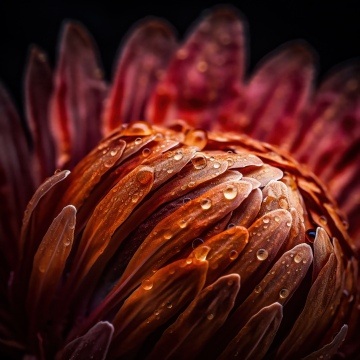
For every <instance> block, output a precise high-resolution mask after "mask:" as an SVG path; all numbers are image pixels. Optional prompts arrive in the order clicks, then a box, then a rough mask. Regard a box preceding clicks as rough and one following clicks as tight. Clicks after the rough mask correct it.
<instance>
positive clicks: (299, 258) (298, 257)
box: [294, 254, 302, 264]
mask: <svg viewBox="0 0 360 360" xmlns="http://www.w3.org/2000/svg"><path fill="white" fill-rule="evenodd" d="M301 260H302V256H301V255H300V254H296V255H295V257H294V261H295V262H296V263H297V264H298V263H299V262H300V261H301Z"/></svg>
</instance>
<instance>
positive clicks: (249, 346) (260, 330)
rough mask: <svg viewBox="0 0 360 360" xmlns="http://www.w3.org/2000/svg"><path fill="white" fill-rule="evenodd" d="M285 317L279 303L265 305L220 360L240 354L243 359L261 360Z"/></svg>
mask: <svg viewBox="0 0 360 360" xmlns="http://www.w3.org/2000/svg"><path fill="white" fill-rule="evenodd" d="M282 317H283V307H282V305H281V304H279V303H277V302H276V303H274V304H272V305H269V306H265V307H264V308H262V309H261V310H260V311H259V312H258V313H256V314H255V315H253V316H252V317H251V318H250V320H249V321H248V322H247V323H246V325H245V326H244V327H243V328H242V329H241V330H240V332H239V333H238V334H237V335H236V336H235V338H234V339H233V340H232V341H231V342H230V344H229V345H228V346H227V347H226V349H225V350H224V351H223V352H222V354H221V355H220V357H219V358H218V359H219V360H227V359H230V358H231V357H233V356H238V355H240V357H241V359H244V360H247V359H251V360H253V359H254V360H261V359H263V357H264V356H265V354H266V352H267V351H268V349H269V347H270V345H271V343H272V341H273V340H274V337H275V335H276V332H277V330H278V328H279V326H280V323H281V320H282Z"/></svg>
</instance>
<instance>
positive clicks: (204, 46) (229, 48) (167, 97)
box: [148, 9, 244, 129]
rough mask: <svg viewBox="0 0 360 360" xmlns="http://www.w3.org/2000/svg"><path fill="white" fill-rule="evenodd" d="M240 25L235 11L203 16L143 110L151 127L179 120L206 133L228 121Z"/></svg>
mask: <svg viewBox="0 0 360 360" xmlns="http://www.w3.org/2000/svg"><path fill="white" fill-rule="evenodd" d="M243 57H244V39H243V25H242V23H241V22H240V20H239V18H238V16H237V15H236V13H234V12H233V11H231V10H228V9H218V10H216V11H214V12H212V13H211V14H210V15H208V16H207V17H205V19H203V20H202V21H201V22H200V23H199V24H198V25H197V27H196V28H195V30H194V31H193V32H192V34H191V35H190V37H189V38H188V39H187V41H186V42H185V44H184V45H183V46H182V47H181V48H180V49H179V50H178V51H177V53H176V57H175V58H174V59H173V60H172V62H171V63H170V66H169V69H168V71H167V73H166V76H165V78H164V80H162V81H161V82H160V83H159V84H158V86H157V87H156V90H155V93H154V96H153V97H152V99H151V101H150V104H149V108H148V116H149V119H150V120H151V121H152V122H154V123H162V124H164V123H169V122H171V121H172V120H174V119H178V118H180V119H184V120H186V121H187V122H188V123H190V124H191V125H193V126H194V127H199V128H202V129H209V128H211V127H212V126H213V124H214V123H215V120H216V122H218V123H219V124H221V123H222V122H224V121H228V120H229V118H231V117H232V115H233V112H234V110H235V107H236V104H237V102H238V98H239V95H240V92H241V90H240V86H241V84H240V82H241V79H242V74H243V67H244V59H243Z"/></svg>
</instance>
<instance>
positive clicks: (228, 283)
mask: <svg viewBox="0 0 360 360" xmlns="http://www.w3.org/2000/svg"><path fill="white" fill-rule="evenodd" d="M239 289H240V277H239V275H237V274H230V275H226V276H223V277H221V278H219V279H218V280H217V281H216V282H214V283H213V284H211V285H209V286H208V287H206V288H205V289H204V290H202V291H201V292H200V294H199V295H198V296H197V297H196V298H195V299H194V300H193V301H192V303H191V304H190V305H189V306H188V307H187V308H186V310H185V311H184V312H183V313H182V314H181V315H180V316H179V317H178V318H177V320H176V321H175V323H173V324H172V325H171V326H170V327H168V328H167V329H166V330H165V332H164V333H163V335H162V336H161V338H160V340H159V341H158V342H157V343H156V345H155V347H154V349H153V350H152V352H151V353H150V355H149V357H148V358H147V359H148V360H151V359H182V358H183V356H184V354H186V357H187V358H188V359H198V358H199V353H200V351H201V349H202V348H203V347H204V346H206V343H207V341H211V340H210V339H211V338H212V335H213V334H214V333H215V332H216V331H217V330H218V329H219V328H220V327H221V326H222V324H223V323H224V322H225V320H226V319H227V317H228V315H229V313H230V311H231V309H232V308H233V306H234V301H235V297H236V295H237V294H238V292H239ZM164 355H165V357H164Z"/></svg>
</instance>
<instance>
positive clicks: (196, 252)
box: [194, 246, 211, 261]
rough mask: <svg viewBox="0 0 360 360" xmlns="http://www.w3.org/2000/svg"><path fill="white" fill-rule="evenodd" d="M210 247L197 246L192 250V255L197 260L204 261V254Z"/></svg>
mask: <svg viewBox="0 0 360 360" xmlns="http://www.w3.org/2000/svg"><path fill="white" fill-rule="evenodd" d="M210 250H211V249H210V248H209V247H208V246H199V247H197V248H196V249H195V250H194V255H195V258H196V259H197V260H200V261H205V260H206V256H207V254H208V253H209V251H210Z"/></svg>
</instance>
